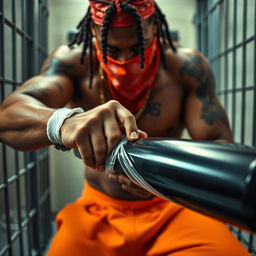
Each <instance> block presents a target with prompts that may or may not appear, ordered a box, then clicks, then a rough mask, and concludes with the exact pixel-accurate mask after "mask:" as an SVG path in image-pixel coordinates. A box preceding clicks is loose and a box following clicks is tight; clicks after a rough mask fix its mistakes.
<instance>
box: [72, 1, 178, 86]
mask: <svg viewBox="0 0 256 256" xmlns="http://www.w3.org/2000/svg"><path fill="white" fill-rule="evenodd" d="M132 1H133V0H128V1H123V2H121V8H122V10H123V11H124V12H126V13H127V14H128V15H130V16H131V17H132V18H133V20H134V22H135V25H136V35H137V38H138V40H137V42H138V49H139V54H140V67H141V68H142V69H143V68H144V60H145V57H144V50H145V49H144V36H143V30H142V22H141V18H140V15H139V14H138V12H137V9H136V8H135V7H133V6H132V5H131V4H130V3H131V2H132ZM94 2H96V3H103V4H106V5H108V6H109V7H108V9H107V10H106V14H105V17H104V20H103V28H102V31H101V50H102V56H103V61H104V62H105V63H107V42H108V32H109V28H110V23H111V19H112V17H113V16H114V15H115V14H116V12H117V8H116V5H115V2H108V1H104V0H94ZM155 8H156V11H155V14H153V15H152V16H154V17H155V21H156V25H157V40H158V45H159V48H160V55H161V61H162V64H163V66H164V68H167V63H166V59H165V55H164V52H163V43H162V42H165V41H167V42H168V43H169V45H170V47H171V49H172V50H173V51H174V52H176V51H177V50H176V48H175V46H174V44H173V41H172V37H171V34H170V31H169V27H168V23H167V21H166V18H165V15H164V14H163V13H162V11H161V9H160V8H159V6H158V5H157V4H156V3H155ZM91 24H92V19H91V12H90V7H88V10H87V12H86V14H85V16H84V17H83V19H82V20H81V21H80V22H79V24H78V26H77V29H78V32H77V34H76V35H75V36H74V38H73V39H72V40H71V42H70V43H69V47H72V46H73V45H74V44H78V45H79V44H81V43H82V42H83V49H82V54H81V58H80V62H81V64H83V62H84V57H85V55H86V51H87V48H89V58H88V75H89V85H90V88H91V87H92V79H93V63H92V62H93V57H92V55H93V43H92V38H93V36H92V30H91ZM160 39H162V40H163V41H161V40H160Z"/></svg>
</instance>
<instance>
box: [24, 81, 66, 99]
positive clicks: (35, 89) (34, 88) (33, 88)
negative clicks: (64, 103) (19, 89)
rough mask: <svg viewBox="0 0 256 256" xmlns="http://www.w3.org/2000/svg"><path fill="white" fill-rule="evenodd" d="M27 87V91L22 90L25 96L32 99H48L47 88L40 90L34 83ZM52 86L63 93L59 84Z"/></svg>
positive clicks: (38, 85)
mask: <svg viewBox="0 0 256 256" xmlns="http://www.w3.org/2000/svg"><path fill="white" fill-rule="evenodd" d="M28 85H30V86H31V88H30V89H27V90H24V91H23V93H25V94H27V95H30V96H32V97H36V98H37V97H41V96H43V97H44V98H47V97H48V89H47V88H41V86H40V84H38V83H35V82H31V83H29V84H28ZM53 85H54V86H55V87H57V88H58V90H59V91H60V92H61V93H63V91H64V90H63V88H62V86H61V84H60V83H58V82H53Z"/></svg>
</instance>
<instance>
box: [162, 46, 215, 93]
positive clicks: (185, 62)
mask: <svg viewBox="0 0 256 256" xmlns="http://www.w3.org/2000/svg"><path fill="white" fill-rule="evenodd" d="M165 56H166V58H167V64H168V70H169V73H172V72H173V70H175V73H176V74H177V76H178V77H179V79H180V81H181V82H182V84H184V86H185V87H186V88H187V89H188V90H191V89H192V90H194V89H196V88H197V87H198V85H199V84H201V83H202V82H203V81H205V80H208V79H209V77H211V79H212V78H213V75H212V71H211V68H210V65H209V63H208V61H207V59H206V57H205V56H204V55H203V54H202V53H201V52H200V51H198V50H196V49H191V48H182V47H178V48H177V52H174V51H172V50H171V49H170V48H169V49H166V50H165Z"/></svg>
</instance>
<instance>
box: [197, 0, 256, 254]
mask: <svg viewBox="0 0 256 256" xmlns="http://www.w3.org/2000/svg"><path fill="white" fill-rule="evenodd" d="M195 24H196V26H197V43H198V49H199V50H200V51H201V52H203V53H204V55H205V56H206V57H207V58H208V60H209V62H210V64H211V66H212V69H213V72H214V75H215V80H216V91H217V95H218V97H219V99H220V101H221V103H222V105H223V106H224V108H225V109H226V112H227V114H228V118H229V120H230V125H231V128H232V132H233V135H234V140H235V142H238V143H241V144H245V145H249V146H256V75H255V68H256V36H255V35H256V25H255V24H256V1H255V0H208V1H204V0H197V14H196V16H195ZM230 228H231V230H232V231H233V233H234V234H235V235H236V236H237V238H238V239H239V240H240V241H241V242H242V243H243V244H244V245H245V246H246V247H247V248H248V251H249V252H251V253H252V255H256V251H255V249H256V248H255V247H256V241H255V237H254V236H253V235H252V234H249V233H247V232H243V231H241V230H240V229H238V228H235V227H230Z"/></svg>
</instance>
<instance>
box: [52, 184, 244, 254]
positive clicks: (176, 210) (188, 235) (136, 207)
mask: <svg viewBox="0 0 256 256" xmlns="http://www.w3.org/2000/svg"><path fill="white" fill-rule="evenodd" d="M56 221H57V226H58V231H57V234H56V236H55V237H54V239H53V241H52V244H51V247H50V250H49V253H48V256H144V255H145V256H161V255H171V256H243V255H249V253H248V252H247V251H246V249H245V248H244V247H243V246H242V245H241V244H240V243H239V242H238V240H237V239H236V238H235V237H234V236H233V235H232V234H231V233H230V231H229V229H228V228H227V227H226V226H225V225H224V224H222V223H221V222H219V221H216V220H213V219H211V218H208V217H205V216H203V215H201V214H198V213H196V212H193V211H191V210H188V209H185V208H183V207H181V206H179V205H177V204H174V203H172V202H167V201H164V200H162V199H160V198H154V199H151V200H141V201H123V200H116V199H113V198H111V197H109V196H107V195H105V194H103V193H101V192H99V191H98V190H96V189H94V188H92V187H91V186H89V185H88V184H86V186H85V190H84V192H83V195H82V197H81V198H79V199H78V200H77V201H76V202H74V203H70V204H68V205H67V206H66V207H65V208H64V209H63V210H62V211H61V212H60V213H59V214H58V216H57V217H56Z"/></svg>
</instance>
